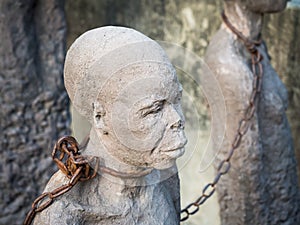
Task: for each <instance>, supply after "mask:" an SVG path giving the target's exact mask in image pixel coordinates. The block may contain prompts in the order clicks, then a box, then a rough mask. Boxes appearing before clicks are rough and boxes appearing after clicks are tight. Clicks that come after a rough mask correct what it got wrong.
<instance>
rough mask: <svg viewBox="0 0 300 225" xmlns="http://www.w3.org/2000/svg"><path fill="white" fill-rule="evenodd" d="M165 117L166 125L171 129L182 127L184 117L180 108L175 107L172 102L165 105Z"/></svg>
mask: <svg viewBox="0 0 300 225" xmlns="http://www.w3.org/2000/svg"><path fill="white" fill-rule="evenodd" d="M166 119H167V124H168V127H169V128H170V129H172V130H179V129H184V123H185V121H184V117H183V115H182V112H181V108H180V107H179V108H178V109H176V108H175V107H174V105H173V104H169V106H168V107H167V113H166Z"/></svg>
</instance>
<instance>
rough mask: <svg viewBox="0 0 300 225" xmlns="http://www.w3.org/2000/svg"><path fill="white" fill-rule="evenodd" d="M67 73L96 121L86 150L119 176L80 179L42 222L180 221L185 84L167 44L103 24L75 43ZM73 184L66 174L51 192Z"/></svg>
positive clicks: (80, 106)
mask: <svg viewBox="0 0 300 225" xmlns="http://www.w3.org/2000/svg"><path fill="white" fill-rule="evenodd" d="M64 76H65V86H66V89H67V91H68V94H69V97H70V99H71V101H72V103H73V106H74V107H75V109H76V110H77V111H78V112H79V113H80V114H81V115H82V116H83V117H85V118H86V119H87V120H88V121H89V122H90V123H91V125H92V129H91V132H90V140H89V142H88V144H87V147H86V149H85V150H84V152H83V155H90V156H96V157H99V158H100V164H101V165H104V166H105V167H107V168H110V169H113V170H114V171H116V173H115V174H106V173H101V174H99V175H98V176H96V178H94V179H92V180H89V181H86V182H81V183H78V184H77V185H76V186H75V187H74V188H73V189H71V190H70V191H69V192H68V193H66V194H64V195H63V196H61V197H59V198H58V199H57V200H56V201H54V203H53V204H52V205H51V206H50V207H49V208H47V209H45V210H44V211H42V212H41V213H39V214H37V216H36V218H35V221H34V224H36V225H37V224H39V225H43V224H49V225H50V224H105V225H109V224H128V225H132V224H145V225H146V224H149V225H153V224H165V225H173V224H174V225H176V224H179V212H180V196H179V179H178V175H177V168H176V164H175V161H176V159H177V158H178V157H180V156H181V155H182V154H183V153H184V146H185V144H186V142H187V140H186V138H185V134H184V131H183V129H184V117H183V114H182V111H181V105H180V99H181V94H182V87H181V85H180V84H179V82H178V80H177V76H176V72H175V69H174V68H173V66H172V65H171V64H170V62H169V60H168V58H167V56H166V54H165V52H164V51H163V50H162V48H161V47H160V46H159V45H158V44H157V43H156V42H155V41H153V40H151V39H150V38H148V37H146V36H144V35H143V34H141V33H139V32H137V31H135V30H133V29H128V28H123V27H112V26H109V27H102V28H97V29H94V30H91V31H88V32H86V33H84V34H83V35H81V36H80V37H79V38H78V39H77V40H76V41H75V42H74V43H73V45H72V46H71V47H70V49H69V51H68V53H67V57H66V61H65V71H64ZM67 181H68V179H67V178H66V177H65V175H64V174H63V173H62V172H60V171H59V172H57V173H56V174H55V175H54V176H53V177H52V178H51V180H50V181H49V183H48V185H47V187H46V191H51V190H53V189H55V188H56V187H59V186H61V185H62V184H64V183H66V182H67Z"/></svg>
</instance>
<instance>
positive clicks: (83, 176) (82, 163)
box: [23, 136, 99, 225]
mask: <svg viewBox="0 0 300 225" xmlns="http://www.w3.org/2000/svg"><path fill="white" fill-rule="evenodd" d="M52 159H53V161H54V162H55V163H56V164H57V166H58V168H59V169H60V170H61V171H62V172H63V173H64V174H65V175H66V176H67V177H68V178H69V179H70V180H69V182H68V183H67V184H65V185H63V186H61V187H58V188H56V189H54V190H53V191H51V192H45V193H43V194H41V195H40V196H39V197H38V198H36V199H35V200H34V202H33V203H32V205H31V210H30V211H29V212H28V214H27V216H26V218H25V220H24V222H23V225H30V224H31V223H32V221H33V219H34V217H35V215H36V213H38V212H41V211H43V210H44V209H46V208H47V207H48V206H50V205H51V204H52V203H53V200H54V199H55V198H57V197H59V196H61V195H62V194H64V193H66V192H68V191H69V190H70V189H71V188H72V187H73V186H74V185H75V184H77V182H79V181H86V180H89V179H92V178H94V177H95V176H96V174H97V170H98V165H99V159H98V158H97V160H96V161H97V162H96V166H95V168H94V169H92V168H91V167H90V165H89V162H88V160H87V159H86V158H85V157H83V156H82V155H80V152H79V145H78V143H77V141H76V139H75V138H74V137H71V136H65V137H62V138H60V139H59V140H58V141H57V143H56V144H55V146H54V148H53V151H52Z"/></svg>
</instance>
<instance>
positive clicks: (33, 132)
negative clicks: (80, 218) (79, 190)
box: [0, 0, 70, 225]
mask: <svg viewBox="0 0 300 225" xmlns="http://www.w3.org/2000/svg"><path fill="white" fill-rule="evenodd" d="M0 30H1V32H0V40H1V41H0V104H1V107H0V137H1V140H0V146H1V147H0V224H3V225H5V224H21V223H22V221H23V219H24V217H25V214H26V212H27V211H28V210H29V208H30V205H31V203H32V201H33V199H34V198H35V197H36V196H37V195H39V194H40V193H41V192H42V190H43V188H44V186H45V184H46V182H47V180H48V179H49V176H50V175H51V174H52V173H53V172H54V171H55V170H56V166H55V165H54V164H53V162H52V160H51V158H49V154H51V149H52V147H53V143H54V141H56V139H57V138H58V137H59V136H61V135H63V134H66V133H69V125H70V123H69V122H70V118H69V110H68V107H69V104H68V99H67V94H66V92H65V89H64V86H63V80H62V72H63V61H64V55H65V39H66V22H65V17H64V1H60V0H49V1H35V0H29V1H27V0H26V1H24V0H17V1H15V0H13V1H11V0H2V1H1V3H0Z"/></svg>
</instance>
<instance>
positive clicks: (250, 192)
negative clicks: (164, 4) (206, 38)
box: [205, 0, 300, 224]
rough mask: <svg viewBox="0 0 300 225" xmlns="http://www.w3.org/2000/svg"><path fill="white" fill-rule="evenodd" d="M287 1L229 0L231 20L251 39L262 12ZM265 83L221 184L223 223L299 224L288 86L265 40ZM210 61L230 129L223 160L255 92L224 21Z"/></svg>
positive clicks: (242, 53)
mask: <svg viewBox="0 0 300 225" xmlns="http://www.w3.org/2000/svg"><path fill="white" fill-rule="evenodd" d="M285 6H286V1H285V0H277V1H268V0H264V1H255V0H252V1H250V0H249V1H240V0H234V1H229V0H228V1H225V14H226V15H227V17H228V19H229V21H230V22H231V23H232V24H233V26H235V27H236V28H237V29H238V30H239V31H241V32H242V33H243V34H244V35H245V36H246V37H248V38H249V39H250V40H258V39H259V38H260V36H259V34H260V32H261V29H262V19H263V16H262V14H263V13H269V12H279V11H281V10H283V9H284V8H285ZM259 51H260V52H261V54H263V57H264V59H263V61H262V64H263V69H264V77H263V85H262V91H261V93H260V95H259V104H258V108H257V112H256V114H255V116H254V118H253V119H252V124H251V126H250V129H249V130H248V133H247V134H246V136H244V138H243V140H242V143H241V146H240V147H239V148H238V149H237V150H236V152H235V153H234V155H233V158H232V167H231V170H230V172H229V174H228V176H224V177H223V178H224V179H222V180H221V181H220V183H219V185H218V197H219V204H220V207H221V209H220V213H221V223H222V224H299V223H300V198H299V194H300V193H299V187H298V185H297V170H296V160H295V156H294V149H293V144H292V143H293V142H292V137H291V133H290V128H289V125H288V121H287V117H286V115H285V110H286V109H287V102H288V96H287V91H286V89H285V87H284V85H283V84H282V82H281V81H280V79H279V77H278V75H277V74H276V72H275V71H274V69H273V68H272V66H271V65H270V59H269V55H268V52H267V49H266V46H265V45H261V46H260V47H259ZM205 58H206V62H207V63H208V65H209V66H210V67H211V69H212V70H213V71H214V72H215V74H216V76H217V78H218V80H219V82H220V85H221V87H222V90H223V93H224V97H225V102H226V106H227V118H226V120H227V132H226V136H225V140H224V143H223V147H222V149H221V152H220V154H218V158H219V160H221V159H223V158H224V157H226V153H228V151H229V149H230V148H231V143H232V141H233V140H234V136H235V134H236V130H237V128H238V124H239V121H240V119H241V118H243V115H244V113H245V109H246V107H247V105H248V99H249V97H250V94H251V92H252V80H253V74H252V72H251V69H250V64H251V61H250V60H251V57H250V54H249V52H247V50H246V48H245V46H244V44H243V43H242V42H241V41H240V40H239V39H238V38H237V37H236V35H235V34H233V32H232V31H231V30H229V29H228V27H227V26H226V25H225V24H222V27H221V28H220V30H219V31H218V32H217V34H216V35H215V36H214V37H213V38H212V41H211V43H210V45H209V47H208V49H207V53H206V57H205Z"/></svg>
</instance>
